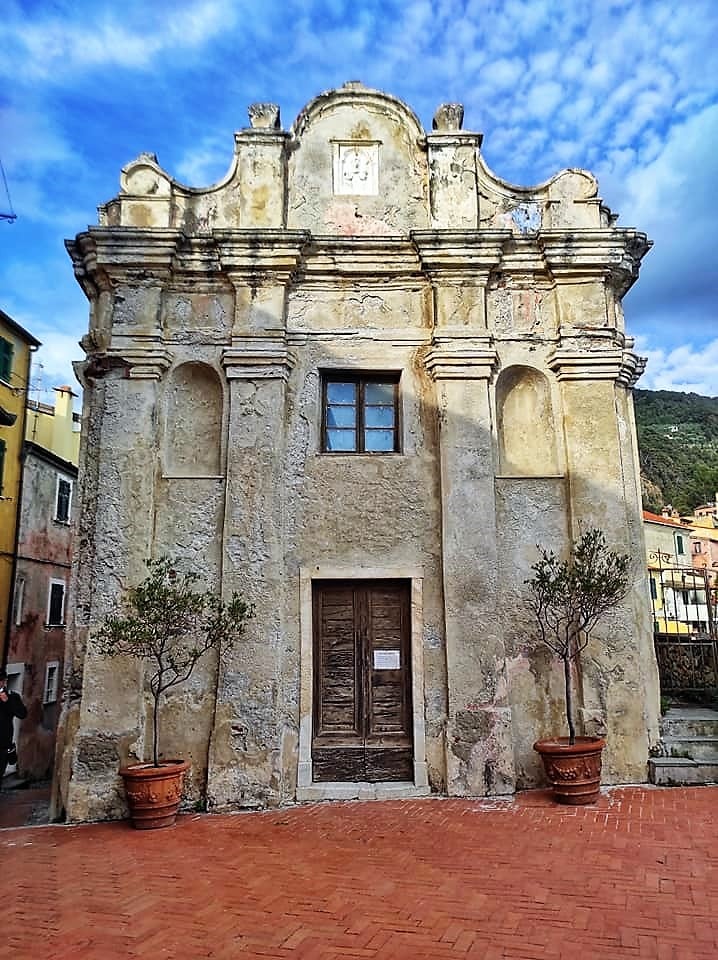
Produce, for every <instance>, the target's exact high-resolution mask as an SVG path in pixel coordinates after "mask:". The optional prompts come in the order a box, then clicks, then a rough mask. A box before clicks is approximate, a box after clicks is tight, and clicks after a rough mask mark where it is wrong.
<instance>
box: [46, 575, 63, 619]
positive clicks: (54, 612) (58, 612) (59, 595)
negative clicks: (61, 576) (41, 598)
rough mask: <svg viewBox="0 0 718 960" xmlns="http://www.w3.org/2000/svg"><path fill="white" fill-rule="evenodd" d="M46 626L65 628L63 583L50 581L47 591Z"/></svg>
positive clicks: (61, 581)
mask: <svg viewBox="0 0 718 960" xmlns="http://www.w3.org/2000/svg"><path fill="white" fill-rule="evenodd" d="M47 626H48V627H64V626H65V582H64V580H51V581H50V585H49V588H48V591H47Z"/></svg>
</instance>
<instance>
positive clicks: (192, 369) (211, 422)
mask: <svg viewBox="0 0 718 960" xmlns="http://www.w3.org/2000/svg"><path fill="white" fill-rule="evenodd" d="M222 399H223V398H222V384H221V382H220V378H219V376H218V375H217V373H216V372H215V370H213V368H212V367H210V366H209V365H208V364H206V363H197V362H190V363H183V364H181V365H180V366H178V367H175V369H174V370H173V371H172V372H171V373H170V375H169V378H168V381H167V394H166V405H165V430H164V454H165V455H164V463H165V473H166V474H167V475H168V476H178V477H210V476H219V475H220V474H221V473H222Z"/></svg>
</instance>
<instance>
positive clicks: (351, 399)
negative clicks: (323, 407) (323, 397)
mask: <svg viewBox="0 0 718 960" xmlns="http://www.w3.org/2000/svg"><path fill="white" fill-rule="evenodd" d="M356 396H357V385H356V384H355V383H328V384H327V403H356Z"/></svg>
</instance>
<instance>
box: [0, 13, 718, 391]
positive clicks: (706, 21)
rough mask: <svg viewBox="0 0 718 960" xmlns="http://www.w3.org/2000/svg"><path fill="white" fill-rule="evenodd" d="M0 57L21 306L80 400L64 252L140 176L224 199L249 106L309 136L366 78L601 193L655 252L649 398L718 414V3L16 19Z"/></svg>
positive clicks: (631, 316) (642, 293) (2, 273)
mask: <svg viewBox="0 0 718 960" xmlns="http://www.w3.org/2000/svg"><path fill="white" fill-rule="evenodd" d="M0 49H2V51H3V56H2V58H0V157H1V158H2V161H3V164H4V167H5V171H6V174H7V177H8V181H9V186H10V193H11V197H12V203H13V207H14V210H15V212H16V213H17V215H18V219H17V221H16V222H15V223H14V224H9V223H3V222H0V307H2V309H4V310H5V311H6V312H7V313H9V314H10V316H12V317H13V318H14V319H15V320H17V321H18V323H21V324H22V325H23V326H25V327H27V328H28V329H29V330H30V331H32V332H33V333H34V334H35V335H36V336H37V337H38V338H39V339H41V340H42V341H43V343H44V346H43V347H42V349H41V351H40V353H39V355H38V360H39V362H40V363H41V364H42V368H40V367H39V366H38V367H37V369H36V375H35V385H36V386H42V387H44V388H45V389H49V388H51V387H52V386H55V385H58V384H60V383H63V382H71V383H73V382H74V381H73V380H72V379H71V378H72V373H71V369H70V360H71V359H73V358H74V359H78V358H80V357H81V351H80V350H79V348H78V347H77V341H78V340H79V338H80V337H81V336H82V334H83V333H84V332H85V330H86V329H87V317H88V308H87V301H86V300H85V298H84V295H83V294H82V292H81V290H80V288H79V286H78V285H77V284H76V282H75V280H74V277H73V274H72V268H71V264H70V260H69V258H68V257H67V255H66V253H65V250H64V246H63V240H64V239H65V238H66V237H73V236H74V235H75V234H77V233H79V232H81V231H82V230H84V229H85V228H86V226H87V225H88V224H93V223H96V222H97V218H96V207H97V205H98V204H100V203H104V202H105V201H107V200H109V199H110V198H111V197H113V196H115V195H116V194H117V193H118V192H119V174H120V169H121V167H122V166H124V165H125V164H126V163H127V162H128V161H129V160H132V159H133V158H134V157H136V156H137V155H138V154H139V153H140V152H141V151H150V152H154V153H157V155H158V158H159V161H160V163H161V165H162V166H163V167H164V168H165V169H166V170H167V171H168V172H169V173H170V174H171V175H172V176H174V177H175V178H176V179H178V180H180V181H181V182H183V183H186V184H188V185H191V186H205V185H209V184H210V183H213V182H214V181H216V180H218V179H220V178H221V177H222V176H223V175H224V173H225V172H226V170H227V168H228V167H229V164H230V160H231V157H232V148H233V133H234V131H235V130H237V129H240V128H242V127H245V126H247V125H248V122H247V112H246V111H247V106H248V105H249V104H250V103H252V102H254V101H258V100H260V101H261V100H269V101H272V102H275V103H278V104H279V105H280V107H281V113H282V120H283V124H284V126H285V127H289V126H290V125H291V123H292V122H293V120H294V118H295V117H296V115H297V114H298V113H299V111H300V109H301V108H302V107H303V106H304V105H305V103H307V102H308V101H309V100H310V99H312V98H313V97H314V96H315V95H316V94H318V93H320V92H321V91H323V90H326V89H329V88H332V87H337V86H341V85H342V84H343V83H344V82H345V81H346V80H361V81H362V82H363V83H365V84H367V85H368V86H372V87H378V88H380V89H383V90H386V91H387V92H389V93H392V94H394V95H395V96H398V97H400V98H401V99H403V100H405V101H406V102H407V103H408V104H409V105H410V106H411V107H412V108H413V109H414V110H415V111H416V113H417V114H418V115H419V117H420V119H421V120H422V122H423V124H424V126H425V128H427V129H430V127H431V118H432V116H433V113H434V110H435V109H436V107H437V106H438V104H439V103H443V102H447V101H460V102H462V103H464V105H465V120H464V126H465V128H467V129H472V130H480V131H483V133H484V146H483V153H484V157H485V159H486V161H487V163H488V164H489V166H490V167H491V168H492V169H493V170H494V172H495V173H497V174H498V175H499V176H501V177H503V178H505V179H508V180H511V181H513V182H514V183H518V184H523V185H529V184H534V183H539V182H541V181H543V180H545V179H547V178H548V177H549V176H551V175H552V174H553V173H555V172H556V171H557V170H559V169H561V168H562V167H565V166H572V167H584V168H587V169H589V170H591V171H592V172H593V173H595V174H596V175H597V177H598V179H599V185H600V189H601V195H602V197H603V199H604V201H605V202H606V203H607V204H608V205H609V206H610V207H611V209H612V210H613V211H614V212H617V213H619V214H620V220H619V225H623V226H634V227H637V228H638V229H640V230H643V231H645V232H646V233H647V234H648V235H649V237H650V238H651V239H652V240H654V241H655V247H654V249H653V250H652V251H651V252H650V253H649V254H648V256H647V257H646V259H645V261H644V265H643V269H642V272H641V277H640V279H639V281H638V283H637V284H636V286H635V287H634V289H633V290H632V291H631V292H630V293H629V294H628V296H627V297H626V299H625V302H624V303H625V310H626V320H627V326H628V330H629V332H630V333H632V334H633V335H634V336H636V339H637V344H638V349H639V352H640V353H642V354H643V355H644V356H648V358H649V365H648V369H647V372H646V374H645V375H644V377H643V379H642V380H641V382H640V384H639V385H640V386H644V387H650V388H654V389H676V390H693V391H695V392H697V393H702V394H706V395H709V396H718V323H717V322H716V305H715V301H716V294H717V293H718V257H717V256H716V242H715V240H714V239H713V231H714V227H713V222H714V218H715V214H714V193H715V185H716V183H718V169H717V167H718V160H717V159H716V154H717V153H718V3H716V2H715V0H692V2H685V0H682V2H681V0H666V2H661V0H361V2H357V0H263V2H260V0H174V2H172V3H169V2H165V0H153V2H152V3H148V2H147V0H141V2H134V0H125V2H122V3H116V2H115V3H113V2H107V0H93V2H92V3H88V2H84V0H45V2H18V0H4V2H3V15H2V19H1V21H0ZM6 205H7V204H6V201H5V199H4V197H3V196H2V191H1V188H0V210H1V209H3V207H4V206H6Z"/></svg>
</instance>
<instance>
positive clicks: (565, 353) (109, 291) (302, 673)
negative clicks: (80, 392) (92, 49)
mask: <svg viewBox="0 0 718 960" xmlns="http://www.w3.org/2000/svg"><path fill="white" fill-rule="evenodd" d="M250 119H251V121H252V127H251V128H249V129H248V130H244V131H241V132H240V133H238V134H237V135H236V137H235V155H234V158H233V161H232V164H231V166H230V170H229V172H228V174H227V176H226V177H225V179H224V180H223V181H222V182H221V183H220V184H217V185H216V186H215V187H213V188H211V189H209V190H206V191H198V190H192V189H191V188H187V187H183V186H181V185H179V184H177V183H175V182H174V181H173V180H172V179H171V177H169V176H168V175H167V174H166V173H165V172H164V171H162V169H161V168H160V167H159V166H158V164H157V161H156V159H155V158H154V157H153V156H151V155H148V154H144V155H142V156H141V157H140V158H138V160H137V161H135V162H134V163H133V164H130V165H128V166H127V167H126V168H125V169H124V171H123V175H122V192H121V194H120V196H119V197H118V198H116V199H115V200H113V201H111V202H110V203H109V204H107V205H106V206H105V207H104V208H102V210H101V225H100V226H99V227H95V228H91V229H90V230H89V231H88V232H87V233H86V234H82V235H80V236H79V237H78V238H77V240H76V241H75V242H74V243H72V244H70V245H69V249H70V252H71V254H72V257H73V260H74V263H75V269H76V272H77V275H78V279H79V281H80V282H81V283H82V284H83V287H84V288H85V290H86V292H87V294H88V297H89V298H90V300H91V302H92V304H93V312H92V316H91V325H90V332H89V334H88V336H87V337H86V338H85V341H84V345H85V349H86V352H87V355H88V358H87V361H86V363H85V364H84V365H83V368H82V371H81V373H82V377H83V379H84V385H85V413H84V417H85V423H86V425H87V427H88V430H87V434H86V436H87V439H86V440H85V441H84V443H85V445H84V448H83V452H82V463H83V475H82V481H81V497H82V508H83V512H82V517H83V519H82V522H81V523H82V525H81V533H80V549H79V554H78V562H77V566H76V569H75V590H76V597H77V603H78V607H77V611H76V614H75V619H74V623H73V626H72V639H71V645H70V650H69V657H68V662H69V668H68V669H69V673H68V680H69V682H68V695H67V700H66V704H65V711H64V721H63V723H64V727H63V731H64V737H63V740H64V742H63V746H62V747H61V749H60V751H59V753H58V776H57V789H56V807H57V809H58V810H59V809H60V808H64V809H65V811H66V813H67V815H68V817H69V818H70V819H73V820H82V819H88V818H93V817H100V816H117V815H120V814H121V813H122V811H123V809H124V806H123V804H124V801H123V799H122V797H121V795H120V791H119V789H118V778H117V767H118V765H119V763H121V762H125V761H127V760H130V759H135V758H141V757H142V756H143V754H144V752H145V750H146V745H145V739H146V735H147V734H146V730H147V702H146V699H145V696H144V694H143V692H142V685H141V673H142V671H141V669H140V668H139V667H138V665H137V664H133V663H120V664H118V663H117V662H114V661H113V662H112V663H111V664H108V663H107V662H103V661H102V660H100V659H98V658H97V657H96V656H95V654H94V653H93V651H92V642H91V639H89V638H90V637H91V632H92V627H93V624H96V623H97V622H98V621H99V619H100V618H101V616H102V615H103V613H104V612H105V610H106V609H107V607H108V605H109V603H110V602H111V600H112V598H113V597H115V596H116V595H117V594H118V593H119V592H120V591H121V590H122V589H123V588H125V587H126V586H127V585H129V584H131V583H133V582H136V581H137V580H138V579H139V578H140V577H141V576H142V570H143V560H144V559H145V558H146V557H148V556H157V555H159V554H162V553H170V554H176V555H179V556H181V557H184V558H185V560H186V561H187V562H188V563H190V564H191V565H194V566H197V567H198V568H199V569H201V571H202V574H203V578H204V579H205V581H206V583H207V584H208V585H209V586H212V587H217V588H221V589H222V590H223V591H225V592H227V593H229V592H231V591H232V590H238V591H239V592H241V593H242V594H243V595H245V596H246V597H247V598H248V599H250V600H251V601H252V602H253V603H254V604H255V607H256V612H257V615H256V618H255V620H253V621H252V623H251V625H250V628H249V631H248V634H247V637H246V640H245V641H244V642H243V643H242V644H241V646H240V647H239V648H237V649H236V650H235V651H234V652H233V653H232V656H231V658H230V659H229V660H228V661H227V662H222V664H221V665H219V664H218V663H217V662H216V661H208V662H207V663H205V664H203V665H202V667H201V669H199V670H198V672H197V674H196V676H195V677H193V680H192V682H191V684H190V685H188V687H187V688H186V689H185V690H181V691H178V692H176V693H175V694H174V695H173V696H172V697H171V698H170V699H169V702H168V704H167V710H166V714H165V718H164V729H165V732H166V737H165V740H164V749H165V755H167V756H169V755H170V754H176V753H179V752H181V753H182V754H183V755H185V756H189V757H190V758H191V759H192V764H193V767H192V774H191V777H190V779H189V783H188V788H187V794H186V802H188V803H190V802H195V801H197V800H199V799H200V798H202V799H206V802H207V803H208V805H209V806H210V807H211V808H213V809H227V808H236V807H247V806H250V807H251V806H264V805H276V804H279V803H282V802H287V801H291V800H293V799H295V798H296V797H297V796H300V797H309V796H313V795H316V794H312V793H311V789H310V788H311V763H310V762H309V761H310V748H309V743H310V740H311V722H312V721H311V717H312V695H313V694H312V674H311V668H310V666H309V667H308V664H310V660H311V630H312V626H311V603H309V604H307V597H310V596H311V583H312V580H313V578H322V577H347V578H356V579H362V578H369V577H372V576H374V577H379V578H381V577H398V578H407V579H410V580H411V584H412V587H411V590H412V663H413V670H414V678H415V680H416V684H415V687H414V707H415V717H414V739H415V744H416V751H417V755H416V756H415V781H414V783H413V784H411V785H405V786H406V787H407V789H409V792H411V790H414V791H415V792H422V791H425V790H426V789H427V787H428V788H431V789H433V790H435V791H438V792H444V793H449V794H452V795H486V794H506V793H511V792H513V791H514V790H515V789H517V788H521V787H526V786H530V785H534V784H536V783H539V782H540V777H541V774H540V771H539V766H538V763H537V761H536V759H535V756H534V754H533V751H532V749H531V747H532V743H533V741H534V740H535V739H537V738H538V737H539V736H542V735H545V734H547V733H549V732H556V730H557V727H559V728H562V726H563V721H562V718H563V706H562V678H561V673H560V670H559V668H558V667H557V666H556V664H554V663H552V662H551V660H550V659H549V657H548V656H547V654H546V652H545V651H543V650H541V649H538V648H537V647H536V644H535V642H534V640H533V639H532V625H531V621H530V619H529V617H528V613H527V610H526V609H525V605H524V604H523V602H522V598H523V597H524V595H525V584H524V581H525V579H526V577H527V576H528V575H529V573H530V567H531V564H532V562H533V561H534V560H535V559H536V556H537V551H536V545H537V544H540V545H541V546H542V547H547V548H550V549H553V550H555V551H557V552H562V551H564V550H565V549H566V548H567V546H568V544H569V543H570V541H571V539H572V538H573V537H575V536H576V535H577V534H579V533H580V532H581V531H582V530H584V529H586V528H588V527H590V526H596V525H597V526H601V527H602V528H603V529H604V530H606V532H607V536H608V540H609V542H610V543H611V545H612V546H614V547H615V548H617V549H620V550H624V551H626V552H629V553H630V554H631V556H632V557H633V558H634V567H633V571H632V572H633V576H634V588H633V591H632V593H631V595H630V597H629V599H628V600H627V601H625V602H624V603H623V604H622V605H621V606H620V607H619V608H618V609H617V610H616V611H615V613H614V615H613V616H612V618H611V622H610V623H607V624H606V625H605V626H604V627H603V628H602V630H601V632H600V633H599V634H598V635H597V638H596V640H594V642H593V643H592V645H591V646H590V648H589V649H588V651H587V655H586V656H585V657H584V660H583V663H582V669H581V674H582V675H581V696H580V704H579V705H580V708H581V711H580V712H581V721H582V725H583V727H584V729H585V730H586V731H587V732H592V731H595V730H600V731H602V732H607V733H608V736H609V748H608V755H607V764H606V766H607V779H608V780H610V781H613V782H617V781H626V780H639V781H640V780H643V779H645V774H646V761H647V755H648V748H649V745H650V743H651V741H652V739H653V738H655V736H656V733H657V730H656V722H657V677H656V670H655V663H654V660H653V655H652V648H651V632H650V611H649V604H648V591H647V586H646V583H645V576H644V574H643V573H642V570H643V564H642V558H643V552H644V549H643V544H642V534H641V524H640V496H639V491H638V469H637V461H636V442H635V426H634V423H633V413H632V401H631V396H630V387H631V385H632V383H633V382H634V380H635V378H636V376H637V375H638V374H639V373H640V370H641V362H640V361H639V360H638V358H636V357H635V355H634V354H633V352H632V349H631V348H632V342H631V341H630V340H629V339H627V338H626V336H625V332H624V328H623V314H622V311H621V306H620V301H621V297H622V296H623V294H624V293H625V291H626V290H627V289H628V287H629V286H630V285H631V283H632V282H633V281H634V280H635V278H636V276H637V271H638V265H639V262H640V259H641V257H642V255H643V254H644V253H645V251H646V249H647V247H648V245H647V242H646V240H645V237H643V236H642V235H641V234H638V233H636V231H634V230H630V229H629V230H619V229H617V228H616V227H615V226H614V225H613V222H614V220H613V218H612V216H611V214H610V211H608V210H607V208H606V207H605V206H603V204H602V203H601V200H600V199H599V197H598V193H597V186H596V183H595V181H594V179H593V178H592V177H591V176H590V174H587V173H585V172H583V171H577V170H569V171H563V172H562V173H561V174H559V175H557V176H556V177H554V178H553V179H552V180H550V181H548V182H547V183H546V184H543V185H540V186H538V187H533V188H519V187H512V186H511V185H509V184H506V183H505V182H504V181H502V180H500V179H499V178H497V177H495V175H494V174H492V173H491V172H490V171H489V170H488V169H487V168H486V166H485V164H484V163H483V160H482V159H481V155H480V151H479V148H480V145H481V136H480V135H479V134H473V133H469V132H466V131H463V130H462V129H461V121H462V111H461V108H460V106H459V105H457V104H447V105H444V106H443V107H442V108H440V109H439V110H438V111H437V114H436V117H435V122H434V130H433V132H431V133H429V134H425V133H424V132H423V130H422V129H421V127H420V126H419V124H418V121H417V120H416V117H415V116H414V114H413V113H412V112H411V111H410V110H409V109H408V108H407V107H406V106H405V105H404V104H401V103H400V102H399V101H397V100H395V99H394V98H391V97H388V96H386V95H385V94H381V93H378V92H376V91H371V90H367V89H366V88H364V87H362V85H361V84H348V85H346V86H345V87H343V88H342V89H341V90H339V91H333V92H330V93H327V94H322V95H321V96H320V97H318V98H317V99H316V100H314V101H312V102H311V103H310V104H309V105H308V106H307V107H306V108H305V110H303V111H302V113H301V114H300V116H299V118H298V120H297V122H296V123H295V125H294V127H293V129H292V130H291V131H290V132H286V131H283V130H282V129H281V128H280V125H279V116H278V110H277V109H276V108H275V107H273V106H272V105H271V104H257V105H254V106H253V107H252V108H251V109H250ZM337 370H341V371H349V372H352V371H353V372H364V373H366V372H369V371H377V372H392V373H393V374H394V375H398V376H399V394H400V428H401V444H400V451H399V452H398V453H391V454H381V455H372V456H365V455H360V454H356V455H349V456H333V455H329V454H326V453H322V452H321V418H322V409H321V406H322V401H321V378H322V374H323V373H324V372H327V371H337ZM308 590H309V593H308V592H307V591H308ZM602 641H605V642H602ZM419 752H420V753H421V755H420V756H419V755H418V753H419ZM307 778H309V779H307ZM340 786H341V785H340ZM321 795H327V796H329V795H348V794H347V793H346V792H345V793H336V794H332V793H331V791H329V792H327V793H324V794H321ZM359 795H362V794H361V791H360V793H359ZM366 795H369V794H366ZM373 795H378V794H376V793H375V794H373Z"/></svg>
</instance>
